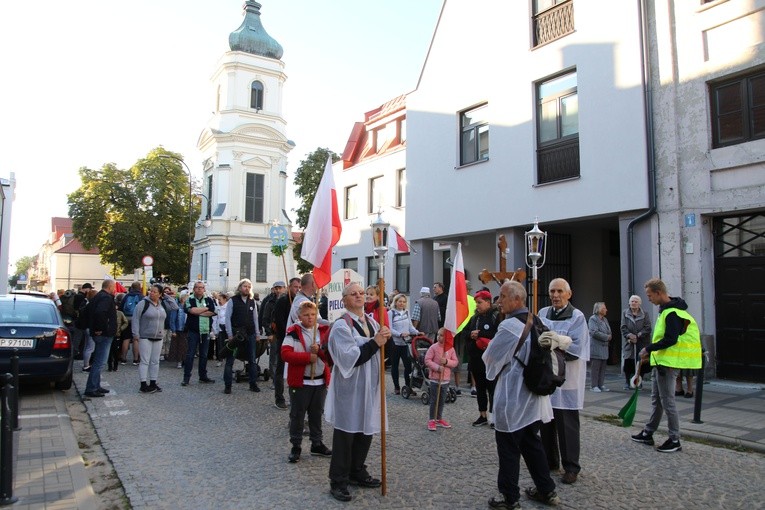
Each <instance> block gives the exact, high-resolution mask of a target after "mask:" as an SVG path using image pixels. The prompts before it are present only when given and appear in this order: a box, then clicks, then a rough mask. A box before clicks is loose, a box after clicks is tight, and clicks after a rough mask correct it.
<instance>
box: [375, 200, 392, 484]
mask: <svg viewBox="0 0 765 510" xmlns="http://www.w3.org/2000/svg"><path fill="white" fill-rule="evenodd" d="M370 226H371V227H372V243H374V247H375V255H376V256H377V272H378V276H379V279H378V281H377V287H378V292H379V294H378V298H377V310H378V320H377V322H379V323H380V327H383V326H384V325H385V254H386V253H387V252H388V227H389V226H390V223H386V222H385V220H383V219H382V215H381V212H380V211H378V212H377V218H375V220H374V221H373V222H372V224H371V225H370ZM380 452H381V453H380V462H381V465H382V468H381V473H382V474H381V484H380V493H381V494H382V495H383V496H385V494H386V493H387V492H388V484H387V477H386V473H385V471H386V469H385V345H383V346H381V347H380Z"/></svg>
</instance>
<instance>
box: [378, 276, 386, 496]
mask: <svg viewBox="0 0 765 510" xmlns="http://www.w3.org/2000/svg"><path fill="white" fill-rule="evenodd" d="M380 266H381V269H382V264H380ZM380 274H382V272H381V273H380ZM377 287H378V290H379V294H378V296H377V312H378V313H377V316H378V318H379V320H378V322H379V323H380V327H381V328H382V327H383V326H384V325H385V279H384V278H380V279H379V280H378V281H377ZM380 464H381V466H380V471H381V475H380V481H381V484H380V494H382V495H383V496H385V495H386V494H387V493H388V481H387V476H386V473H385V471H386V459H385V344H383V345H382V346H381V347H380Z"/></svg>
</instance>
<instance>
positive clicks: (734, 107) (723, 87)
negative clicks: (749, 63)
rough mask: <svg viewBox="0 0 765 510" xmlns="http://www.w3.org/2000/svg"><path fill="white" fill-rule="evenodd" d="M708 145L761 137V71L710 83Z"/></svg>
mask: <svg viewBox="0 0 765 510" xmlns="http://www.w3.org/2000/svg"><path fill="white" fill-rule="evenodd" d="M710 94H711V101H710V102H711V105H712V146H713V147H715V148H717V147H725V146H726V145H735V144H738V143H743V142H748V141H750V140H757V139H760V138H765V71H763V70H762V69H759V70H758V72H756V73H754V74H748V75H744V76H739V77H737V78H735V79H729V80H725V81H721V82H717V83H713V84H711V85H710Z"/></svg>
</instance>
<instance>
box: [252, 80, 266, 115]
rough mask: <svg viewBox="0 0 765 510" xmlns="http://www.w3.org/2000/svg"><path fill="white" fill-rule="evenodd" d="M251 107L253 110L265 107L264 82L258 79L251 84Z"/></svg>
mask: <svg viewBox="0 0 765 510" xmlns="http://www.w3.org/2000/svg"><path fill="white" fill-rule="evenodd" d="M250 108H252V109H253V110H262V109H263V84H262V83H261V82H259V81H257V80H255V81H254V82H252V85H251V86H250Z"/></svg>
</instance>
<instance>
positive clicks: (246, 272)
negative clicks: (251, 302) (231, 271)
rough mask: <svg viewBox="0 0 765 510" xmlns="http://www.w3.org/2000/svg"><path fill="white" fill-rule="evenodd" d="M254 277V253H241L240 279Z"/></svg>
mask: <svg viewBox="0 0 765 510" xmlns="http://www.w3.org/2000/svg"><path fill="white" fill-rule="evenodd" d="M250 275H252V253H250V252H248V251H243V252H239V279H240V280H244V279H245V278H247V279H248V280H249V279H250Z"/></svg>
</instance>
